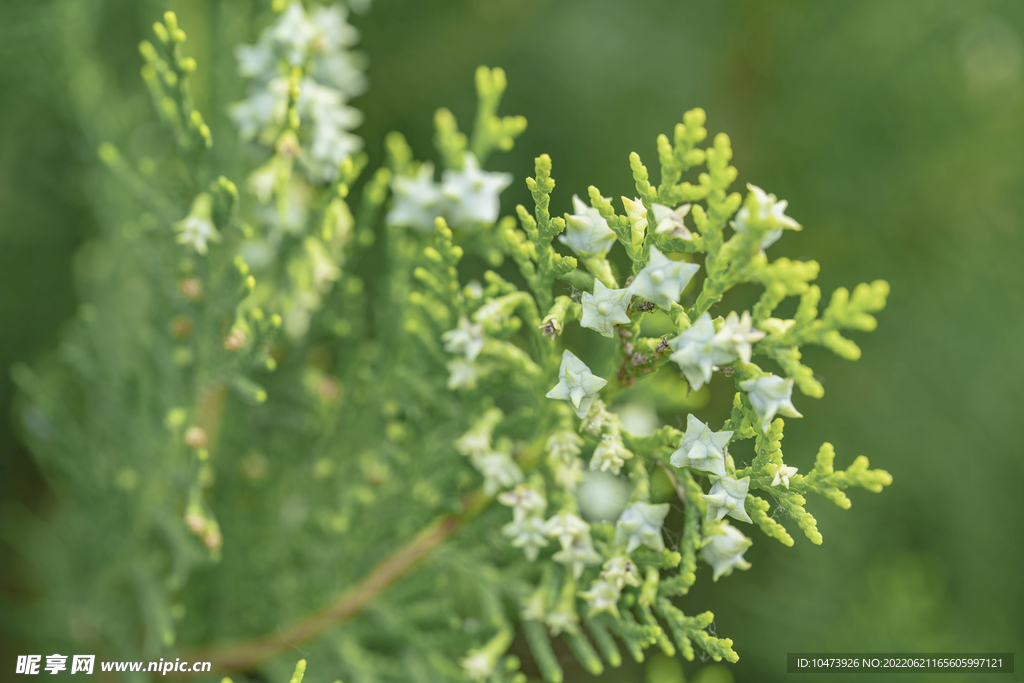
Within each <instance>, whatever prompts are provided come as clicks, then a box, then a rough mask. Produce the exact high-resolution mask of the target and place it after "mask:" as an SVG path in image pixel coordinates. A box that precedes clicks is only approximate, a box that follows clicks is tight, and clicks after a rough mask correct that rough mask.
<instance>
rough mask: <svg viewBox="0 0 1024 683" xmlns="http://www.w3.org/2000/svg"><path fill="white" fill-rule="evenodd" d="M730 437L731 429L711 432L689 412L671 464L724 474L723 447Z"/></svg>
mask: <svg viewBox="0 0 1024 683" xmlns="http://www.w3.org/2000/svg"><path fill="white" fill-rule="evenodd" d="M731 438H732V432H731V431H723V432H713V431H711V428H710V427H708V426H707V425H706V424H704V423H703V422H701V421H700V420H698V419H697V418H696V417H694V416H693V414H692V413H691V414H690V415H687V416H686V432H685V433H684V434H683V440H682V443H680V444H679V449H678V450H676V452H675V453H673V454H672V465H673V466H675V467H689V468H690V469H693V470H699V471H701V472H710V473H711V474H717V475H719V476H725V447H726V445H727V444H728V443H729V439H731Z"/></svg>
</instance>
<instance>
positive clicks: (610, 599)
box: [580, 579, 622, 617]
mask: <svg viewBox="0 0 1024 683" xmlns="http://www.w3.org/2000/svg"><path fill="white" fill-rule="evenodd" d="M621 594H622V592H621V591H620V590H619V589H618V588H617V587H616V586H615V584H613V583H611V582H610V581H605V580H604V579H598V580H596V581H594V583H592V584H590V590H588V591H584V592H582V593H580V597H581V598H583V599H584V600H586V601H587V605H589V606H590V615H591V616H593V615H595V614H598V613H600V612H608V613H609V614H611V615H614V616H615V617H618V616H619V606H618V603H619V596H620V595H621Z"/></svg>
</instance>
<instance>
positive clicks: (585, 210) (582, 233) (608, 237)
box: [558, 195, 615, 258]
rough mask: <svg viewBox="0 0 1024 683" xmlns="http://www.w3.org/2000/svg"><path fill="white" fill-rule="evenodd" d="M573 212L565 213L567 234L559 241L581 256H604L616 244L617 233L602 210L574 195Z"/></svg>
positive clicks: (559, 237) (559, 238)
mask: <svg viewBox="0 0 1024 683" xmlns="http://www.w3.org/2000/svg"><path fill="white" fill-rule="evenodd" d="M572 206H573V209H574V210H575V213H573V214H565V234H563V235H559V236H558V241H559V242H561V243H562V244H564V245H565V246H567V247H569V248H570V249H572V250H573V252H574V253H575V254H576V255H577V256H579V257H580V258H590V257H598V258H604V257H605V256H606V255H607V254H608V250H609V249H611V248H612V246H613V245H614V244H615V233H614V232H612V229H611V228H609V227H608V221H606V220H605V219H604V218H602V217H601V214H600V212H599V211H598V210H597V209H595V208H593V207H590V206H587V205H586V204H585V203H583V201H582V200H581V199H580V198H579V197H577V196H576V195H573V196H572Z"/></svg>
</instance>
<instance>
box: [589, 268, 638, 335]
mask: <svg viewBox="0 0 1024 683" xmlns="http://www.w3.org/2000/svg"><path fill="white" fill-rule="evenodd" d="M632 298H633V295H632V294H631V293H630V291H629V290H628V289H609V288H607V287H605V286H604V284H603V283H602V282H601V281H600V280H594V293H593V294H590V293H588V292H584V293H583V316H582V317H581V318H580V325H582V326H583V327H586V328H589V329H591V330H596V331H597V332H599V333H601V334H602V335H603V336H605V337H614V336H615V325H617V324H618V325H624V324H627V323H629V315H627V313H626V308H627V307H628V306H629V302H630V300H631V299H632Z"/></svg>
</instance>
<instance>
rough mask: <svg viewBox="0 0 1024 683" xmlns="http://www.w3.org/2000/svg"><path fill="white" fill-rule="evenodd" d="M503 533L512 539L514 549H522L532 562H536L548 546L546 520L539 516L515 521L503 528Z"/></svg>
mask: <svg viewBox="0 0 1024 683" xmlns="http://www.w3.org/2000/svg"><path fill="white" fill-rule="evenodd" d="M501 533H502V534H504V535H505V536H507V537H508V538H510V539H512V545H513V547H516V548H522V549H523V553H524V554H525V555H526V559H527V560H529V561H530V562H533V561H534V560H536V559H537V553H539V552H540V549H541V548H543V547H544V546H546V545H547V544H548V539H547V538H546V536H547V534H546V533H545V532H544V520H543V519H542V518H540V517H537V516H530V517H523V518H522V519H518V518H517V519H514V520H512V521H511V522H509V523H508V524H506V525H505V526H503V527H501Z"/></svg>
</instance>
